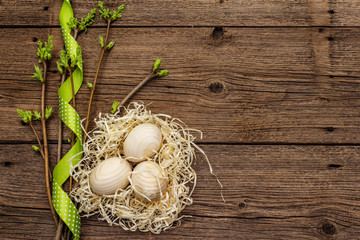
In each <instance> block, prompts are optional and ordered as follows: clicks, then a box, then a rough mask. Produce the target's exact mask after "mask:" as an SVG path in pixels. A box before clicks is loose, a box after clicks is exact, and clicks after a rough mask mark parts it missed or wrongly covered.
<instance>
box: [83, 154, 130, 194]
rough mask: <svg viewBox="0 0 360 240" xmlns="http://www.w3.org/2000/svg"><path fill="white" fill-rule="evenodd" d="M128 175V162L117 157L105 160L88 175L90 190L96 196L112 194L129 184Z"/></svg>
mask: <svg viewBox="0 0 360 240" xmlns="http://www.w3.org/2000/svg"><path fill="white" fill-rule="evenodd" d="M130 174H131V165H130V163H129V162H128V161H126V160H124V159H122V158H118V157H114V158H109V159H106V160H104V161H103V162H101V163H100V164H99V165H97V166H96V167H95V168H94V169H93V170H92V172H91V174H90V187H91V190H92V191H93V192H94V193H96V194H98V195H103V194H113V193H115V191H116V190H117V189H119V188H121V189H124V188H125V187H126V186H127V185H128V184H129V179H128V176H129V175H130Z"/></svg>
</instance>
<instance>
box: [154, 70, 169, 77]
mask: <svg viewBox="0 0 360 240" xmlns="http://www.w3.org/2000/svg"><path fill="white" fill-rule="evenodd" d="M168 74H169V71H168V70H166V69H164V70H161V71H160V72H157V73H156V76H158V77H164V76H166V75H168Z"/></svg>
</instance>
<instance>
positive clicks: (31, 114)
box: [25, 111, 33, 122]
mask: <svg viewBox="0 0 360 240" xmlns="http://www.w3.org/2000/svg"><path fill="white" fill-rule="evenodd" d="M25 115H26V117H27V119H28V122H31V120H32V116H33V113H32V112H31V111H26V112H25Z"/></svg>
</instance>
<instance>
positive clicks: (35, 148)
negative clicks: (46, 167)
mask: <svg viewBox="0 0 360 240" xmlns="http://www.w3.org/2000/svg"><path fill="white" fill-rule="evenodd" d="M32 148H33V149H34V151H35V152H39V151H40V148H39V147H38V146H36V145H32Z"/></svg>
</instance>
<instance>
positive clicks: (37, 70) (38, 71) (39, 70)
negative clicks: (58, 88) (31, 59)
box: [31, 64, 44, 82]
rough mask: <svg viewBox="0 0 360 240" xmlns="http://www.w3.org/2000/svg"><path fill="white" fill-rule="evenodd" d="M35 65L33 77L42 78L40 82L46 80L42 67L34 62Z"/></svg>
mask: <svg viewBox="0 0 360 240" xmlns="http://www.w3.org/2000/svg"><path fill="white" fill-rule="evenodd" d="M34 67H35V73H34V75H32V76H31V77H32V78H37V79H39V80H40V82H44V76H43V71H42V68H40V67H39V66H38V65H36V64H34Z"/></svg>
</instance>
